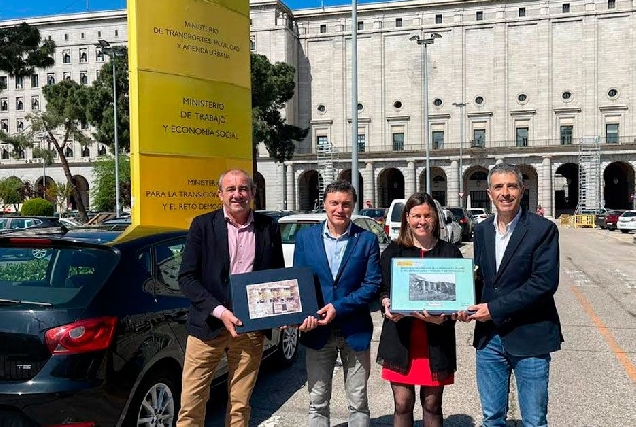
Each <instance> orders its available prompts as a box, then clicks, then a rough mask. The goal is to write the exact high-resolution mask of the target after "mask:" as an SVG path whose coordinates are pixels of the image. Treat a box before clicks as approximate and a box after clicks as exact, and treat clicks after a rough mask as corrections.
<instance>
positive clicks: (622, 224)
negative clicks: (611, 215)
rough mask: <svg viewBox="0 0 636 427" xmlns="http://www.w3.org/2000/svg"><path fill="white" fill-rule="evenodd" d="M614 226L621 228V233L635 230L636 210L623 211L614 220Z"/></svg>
mask: <svg viewBox="0 0 636 427" xmlns="http://www.w3.org/2000/svg"><path fill="white" fill-rule="evenodd" d="M616 228H618V229H619V230H621V233H629V232H630V231H631V230H636V211H625V212H623V214H622V215H621V216H619V217H618V221H616Z"/></svg>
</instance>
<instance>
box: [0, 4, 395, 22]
mask: <svg viewBox="0 0 636 427" xmlns="http://www.w3.org/2000/svg"><path fill="white" fill-rule="evenodd" d="M377 1H378V0H358V4H363V3H373V2H377ZM390 1H392V0H390ZM283 2H284V3H285V4H286V5H287V6H289V7H290V8H291V9H300V8H306V7H319V6H320V5H321V0H283ZM323 2H324V5H325V6H334V5H343V4H351V0H323ZM125 6H126V0H0V20H4V19H17V18H31V17H34V16H44V15H57V14H60V13H73V12H85V11H86V10H90V11H98V10H112V9H121V8H123V7H125Z"/></svg>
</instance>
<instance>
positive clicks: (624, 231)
mask: <svg viewBox="0 0 636 427" xmlns="http://www.w3.org/2000/svg"><path fill="white" fill-rule="evenodd" d="M621 233H629V230H621Z"/></svg>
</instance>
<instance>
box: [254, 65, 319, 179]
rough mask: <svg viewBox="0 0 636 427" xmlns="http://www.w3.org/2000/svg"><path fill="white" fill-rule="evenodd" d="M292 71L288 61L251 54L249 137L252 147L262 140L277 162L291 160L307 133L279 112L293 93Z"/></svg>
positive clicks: (293, 72)
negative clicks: (270, 60)
mask: <svg viewBox="0 0 636 427" xmlns="http://www.w3.org/2000/svg"><path fill="white" fill-rule="evenodd" d="M295 72H296V71H295V69H294V67H293V66H291V65H289V64H286V63H284V62H277V63H276V64H272V63H271V62H269V59H267V57H266V56H264V55H259V54H255V53H252V54H251V75H252V139H253V141H254V146H255V150H256V147H257V146H258V144H259V143H261V142H262V143H264V144H265V147H266V148H267V151H268V152H269V155H270V157H272V158H273V159H274V160H276V161H278V162H284V161H285V160H290V159H291V158H292V157H293V155H294V151H295V150H296V144H295V142H296V141H302V140H303V139H305V137H306V136H307V133H308V132H309V129H308V128H307V129H301V128H299V127H297V126H293V125H290V124H288V123H287V122H286V120H285V119H284V118H283V116H282V115H281V113H280V110H281V109H282V108H284V107H285V103H286V102H287V101H289V100H290V99H292V97H293V96H294V90H295V87H296V83H295V82H294V75H295ZM254 157H255V158H256V156H254ZM254 165H255V166H256V161H255V163H254ZM254 171H255V172H256V167H254Z"/></svg>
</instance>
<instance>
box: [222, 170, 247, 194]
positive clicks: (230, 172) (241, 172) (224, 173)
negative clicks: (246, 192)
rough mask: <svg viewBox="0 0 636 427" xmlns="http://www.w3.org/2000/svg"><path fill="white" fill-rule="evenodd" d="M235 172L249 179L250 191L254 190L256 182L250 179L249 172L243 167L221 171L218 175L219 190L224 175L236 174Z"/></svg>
mask: <svg viewBox="0 0 636 427" xmlns="http://www.w3.org/2000/svg"><path fill="white" fill-rule="evenodd" d="M236 173H239V174H243V175H245V176H246V177H247V179H248V180H249V183H250V190H252V191H254V190H256V183H255V182H254V180H253V179H252V177H251V176H250V174H249V173H247V172H245V171H244V170H243V169H230V170H226V171H225V172H223V173H222V174H221V176H220V177H219V191H221V190H223V188H221V183H222V182H223V178H225V175H227V174H236Z"/></svg>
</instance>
